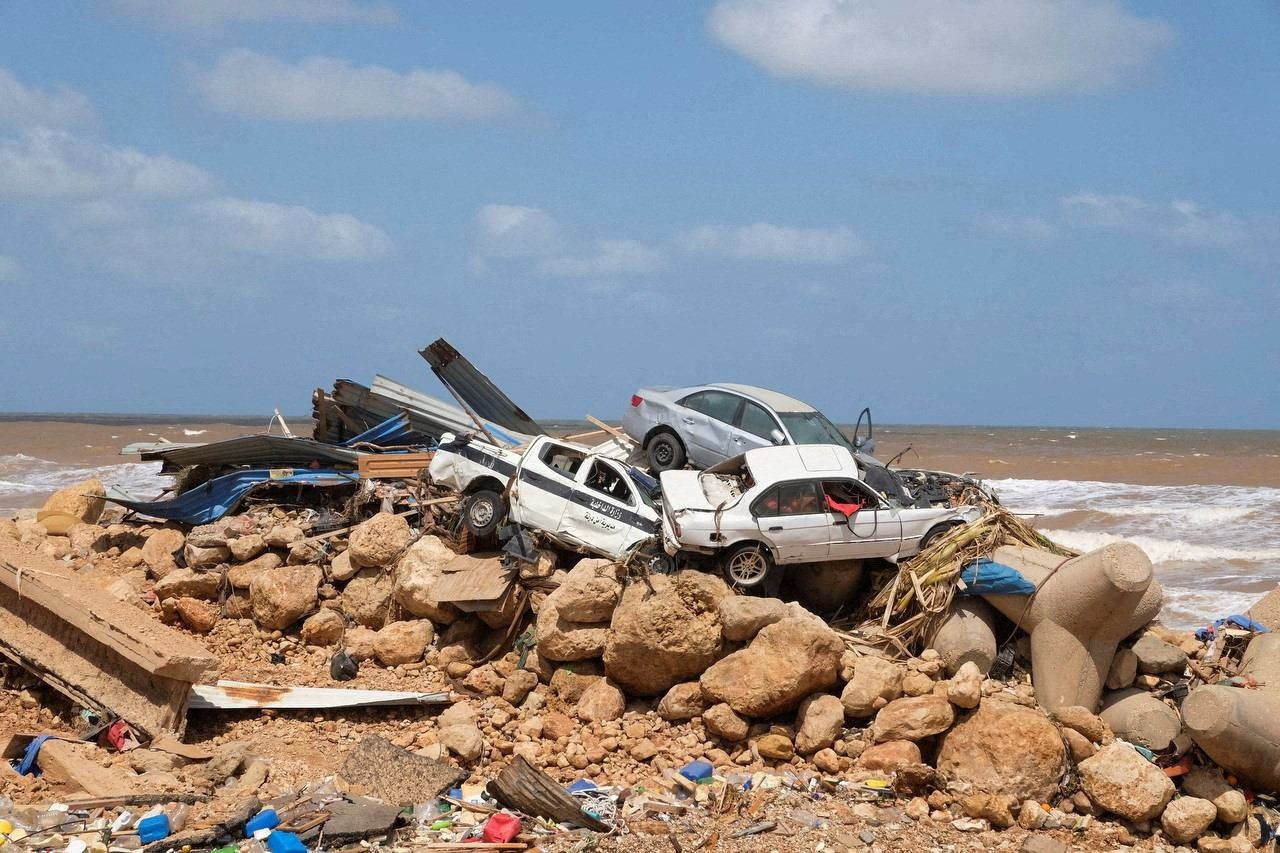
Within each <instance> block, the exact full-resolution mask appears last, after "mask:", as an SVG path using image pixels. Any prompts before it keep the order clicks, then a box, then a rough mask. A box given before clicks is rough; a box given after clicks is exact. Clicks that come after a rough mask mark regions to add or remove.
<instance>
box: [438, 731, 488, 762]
mask: <svg viewBox="0 0 1280 853" xmlns="http://www.w3.org/2000/svg"><path fill="white" fill-rule="evenodd" d="M440 745H441V746H443V747H444V748H445V749H447V750H449V752H451V753H453V754H454V755H456V756H458V758H459V759H460V760H461V761H463V762H465V763H468V764H470V763H472V762H475V761H477V760H479V758H480V756H481V755H483V754H484V733H483V732H481V731H480V729H478V728H476V726H475V725H469V724H462V725H456V726H449V727H448V728H444V729H441V730H440Z"/></svg>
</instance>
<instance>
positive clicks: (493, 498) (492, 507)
mask: <svg viewBox="0 0 1280 853" xmlns="http://www.w3.org/2000/svg"><path fill="white" fill-rule="evenodd" d="M505 510H506V508H505V506H504V505H503V502H502V495H500V494H498V493H497V492H494V491H490V490H489V489H481V490H480V491H478V492H476V493H475V494H473V495H471V496H470V497H468V498H467V500H466V502H465V503H464V504H463V505H462V523H463V524H465V525H466V527H467V529H468V530H470V531H471V532H472V533H474V534H475V535H476V536H477V537H484V536H488V535H490V534H491V533H493V531H495V530H497V529H498V522H500V521H501V520H502V517H503V516H504V515H506V511H505Z"/></svg>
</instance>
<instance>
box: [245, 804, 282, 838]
mask: <svg viewBox="0 0 1280 853" xmlns="http://www.w3.org/2000/svg"><path fill="white" fill-rule="evenodd" d="M279 825H280V816H279V815H278V814H276V810H275V809H263V810H262V811H260V812H258V813H257V814H256V815H254V816H253V817H251V818H249V822H248V823H246V824H245V825H244V837H245V838H253V834H254V833H255V832H257V831H258V830H259V829H275V828H276V827H277V826H279Z"/></svg>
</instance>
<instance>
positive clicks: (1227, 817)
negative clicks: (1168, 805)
mask: <svg viewBox="0 0 1280 853" xmlns="http://www.w3.org/2000/svg"><path fill="white" fill-rule="evenodd" d="M1182 793H1183V794H1185V795H1187V796H1188V797H1199V798H1200V799H1202V800H1208V801H1209V802H1211V803H1213V805H1214V808H1215V809H1217V814H1218V820H1219V821H1221V822H1222V823H1224V824H1228V825H1230V824H1236V823H1240V821H1242V820H1244V819H1245V818H1246V817H1248V815H1249V804H1248V801H1246V800H1245V798H1244V794H1242V793H1240V792H1239V791H1238V790H1236V789H1235V788H1234V787H1232V786H1231V785H1229V784H1227V780H1226V777H1225V776H1224V775H1223V772H1222V770H1221V769H1219V768H1217V767H1203V766H1199V767H1192V768H1191V771H1190V772H1189V773H1187V775H1186V776H1183V777H1182Z"/></svg>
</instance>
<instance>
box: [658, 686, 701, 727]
mask: <svg viewBox="0 0 1280 853" xmlns="http://www.w3.org/2000/svg"><path fill="white" fill-rule="evenodd" d="M705 710H707V700H706V698H705V697H703V695H702V685H701V684H699V683H698V682H696V681H686V682H684V683H683V684H677V685H675V686H674V687H672V688H671V689H670V690H668V691H667V692H666V695H664V696H663V697H662V701H660V702H659V703H658V716H659V717H661V718H662V719H664V720H666V721H668V722H679V721H681V720H692V719H693V718H694V717H700V716H702V712H703V711H705Z"/></svg>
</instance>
